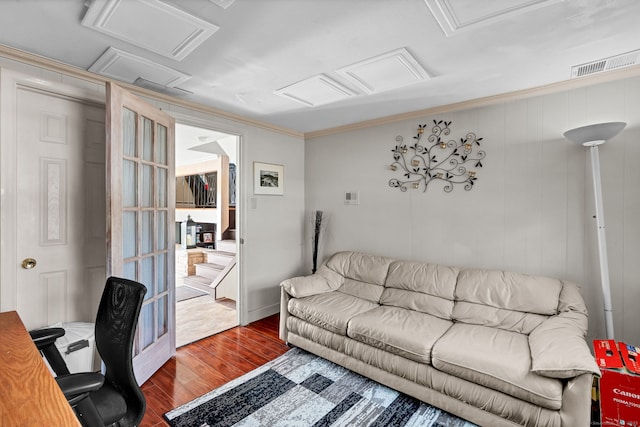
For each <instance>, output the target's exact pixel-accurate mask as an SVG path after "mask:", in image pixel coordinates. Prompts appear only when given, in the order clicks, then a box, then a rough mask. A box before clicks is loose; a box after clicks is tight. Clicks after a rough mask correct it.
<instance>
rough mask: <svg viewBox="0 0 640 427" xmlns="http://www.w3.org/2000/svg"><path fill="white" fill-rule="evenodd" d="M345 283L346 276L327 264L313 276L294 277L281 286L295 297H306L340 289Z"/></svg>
mask: <svg viewBox="0 0 640 427" xmlns="http://www.w3.org/2000/svg"><path fill="white" fill-rule="evenodd" d="M342 283H344V277H342V276H341V275H339V274H338V273H336V272H335V271H333V270H329V269H328V268H326V267H325V266H322V267H320V268H319V269H318V271H317V272H316V274H313V275H311V276H301V277H293V278H291V279H287V280H284V281H283V282H282V283H280V286H281V287H282V289H283V290H285V291H286V292H287V293H288V294H289V295H291V296H292V297H294V298H304V297H308V296H311V295H317V294H323V293H326V292H331V291H334V290H336V289H338V288H339V287H340V286H341V285H342Z"/></svg>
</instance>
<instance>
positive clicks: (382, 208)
mask: <svg viewBox="0 0 640 427" xmlns="http://www.w3.org/2000/svg"><path fill="white" fill-rule="evenodd" d="M434 119H438V120H440V119H443V120H451V121H452V124H451V130H452V132H451V134H450V137H451V138H452V139H456V140H457V139H459V138H460V137H464V136H465V135H466V133H467V132H469V131H471V132H476V133H477V135H478V136H479V137H483V138H484V141H483V142H482V144H483V148H484V149H485V150H486V152H487V156H486V159H485V160H484V162H483V164H484V167H483V168H482V169H479V170H478V175H477V176H478V181H477V183H476V185H475V188H473V189H472V190H471V191H469V192H467V191H464V189H462V188H456V189H455V190H454V191H453V192H452V193H449V194H447V193H444V192H443V191H442V190H441V189H440V188H439V187H437V186H434V187H430V188H429V189H428V190H427V191H426V192H425V193H423V192H421V190H420V191H417V190H412V189H409V190H408V191H407V192H406V193H402V192H400V191H399V189H397V188H390V187H389V186H388V181H389V179H391V178H395V177H397V178H400V177H401V173H400V172H399V171H397V172H392V171H391V170H390V169H389V167H388V165H389V164H390V163H391V162H392V153H391V149H392V148H393V147H394V146H395V144H396V141H395V137H396V136H398V135H401V136H403V138H404V139H405V141H411V140H412V137H413V136H414V135H415V134H416V129H417V125H418V124H425V123H426V124H428V125H431V124H432V123H433V120H434ZM605 121H626V122H627V123H628V125H627V128H626V129H625V130H624V131H623V133H621V134H620V135H619V136H618V137H616V138H615V139H613V140H611V141H610V142H609V143H608V144H606V145H604V146H602V147H601V148H600V155H601V168H602V175H603V177H602V180H603V192H604V204H605V213H606V215H605V216H606V224H607V238H608V254H609V261H610V269H611V283H612V288H613V291H612V292H613V306H614V318H615V327H616V338H617V339H619V340H626V341H627V342H629V343H635V344H640V326H638V325H640V310H639V309H638V303H639V302H640V262H639V261H638V255H640V221H639V218H640V168H639V167H638V165H637V160H638V158H639V156H640V127H639V125H640V78H637V77H635V78H631V79H626V80H620V81H616V82H612V83H602V84H599V85H596V86H592V87H588V88H581V89H574V90H570V91H564V92H559V93H555V94H550V95H549V94H547V95H540V96H534V97H531V98H528V99H524V100H519V101H509V102H505V103H502V104H498V105H493V106H486V107H478V108H473V109H468V110H464V111H456V112H453V113H446V114H441V115H438V116H435V117H424V118H420V119H418V120H413V119H412V120H405V121H398V122H395V123H387V124H382V125H378V126H373V127H369V128H365V129H362V130H355V131H351V132H345V133H341V134H335V135H329V136H322V137H317V138H314V139H309V140H308V141H307V142H306V150H305V167H306V172H305V188H306V191H305V193H306V216H307V217H308V218H309V220H307V221H306V226H307V227H306V228H307V231H306V232H305V246H304V252H305V264H306V265H307V270H310V269H311V267H310V262H311V261H310V260H311V257H310V248H311V243H310V239H311V237H310V236H311V231H310V230H311V221H310V218H311V215H312V212H313V211H314V210H323V211H324V212H325V214H326V215H327V216H328V222H327V224H326V229H325V232H324V234H323V235H322V242H321V258H323V257H325V258H326V256H328V255H330V254H331V253H333V252H335V251H338V250H359V251H366V252H370V253H375V254H380V255H387V256H391V257H397V258H401V259H410V260H421V261H430V262H437V263H445V264H450V265H457V266H462V267H483V268H499V269H507V270H515V271H521V272H526V273H531V274H541V275H547V276H553V277H559V278H563V279H569V280H574V281H577V282H578V283H580V284H582V285H583V294H584V296H585V300H586V301H587V305H588V307H589V309H590V332H589V335H590V338H593V337H604V320H603V314H602V302H601V300H602V298H601V291H600V284H599V283H600V282H599V269H598V257H597V245H596V236H595V220H594V219H593V215H594V208H593V189H592V185H591V166H590V161H589V157H588V151H587V149H585V148H582V147H580V146H577V145H574V144H572V143H570V142H568V141H567V140H566V139H565V138H564V137H563V133H564V132H565V131H566V130H568V129H572V128H574V127H578V126H583V125H587V124H593V123H599V122H605ZM429 127H430V126H429ZM347 191H359V192H360V205H356V206H351V205H345V204H344V202H343V199H344V193H345V192H347Z"/></svg>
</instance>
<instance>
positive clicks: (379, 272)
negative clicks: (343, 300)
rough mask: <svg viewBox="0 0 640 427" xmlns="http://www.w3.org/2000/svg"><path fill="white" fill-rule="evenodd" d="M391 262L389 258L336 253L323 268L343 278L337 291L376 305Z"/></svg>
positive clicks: (356, 253)
mask: <svg viewBox="0 0 640 427" xmlns="http://www.w3.org/2000/svg"><path fill="white" fill-rule="evenodd" d="M392 261H393V260H392V259H391V258H387V257H381V256H376V255H368V254H363V253H360V252H337V253H336V254H334V255H333V256H332V257H331V258H330V259H329V260H328V261H327V262H326V263H325V266H326V267H327V268H329V269H330V270H333V271H335V272H336V273H338V274H340V275H342V276H344V278H345V280H344V283H343V284H342V286H341V287H340V288H339V289H338V291H340V292H344V293H345V294H349V295H353V296H355V297H358V298H364V299H366V300H369V301H373V302H375V303H377V302H379V301H380V295H382V291H383V290H384V287H383V285H384V281H385V279H386V277H387V271H388V270H389V264H391V262H392Z"/></svg>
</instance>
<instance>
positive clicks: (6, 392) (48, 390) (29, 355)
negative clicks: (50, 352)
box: [0, 311, 80, 427]
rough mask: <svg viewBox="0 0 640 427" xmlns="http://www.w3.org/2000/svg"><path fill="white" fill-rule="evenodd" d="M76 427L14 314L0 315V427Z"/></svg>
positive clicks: (34, 348)
mask: <svg viewBox="0 0 640 427" xmlns="http://www.w3.org/2000/svg"><path fill="white" fill-rule="evenodd" d="M79 425H80V423H79V422H78V419H77V418H76V416H75V414H74V412H73V409H71V406H69V404H68V403H67V399H65V397H64V395H63V394H62V391H61V390H60V388H59V387H58V384H56V381H55V379H54V378H53V376H52V375H51V373H50V372H49V369H48V368H47V366H46V365H45V364H44V361H43V359H42V356H41V355H40V352H39V351H38V349H36V346H35V344H33V341H31V336H30V335H29V333H28V332H27V330H26V329H25V327H24V324H23V323H22V320H20V317H19V316H18V313H16V312H15V311H8V312H4V313H0V426H2V427H23V426H24V427H27V426H51V427H69V426H79Z"/></svg>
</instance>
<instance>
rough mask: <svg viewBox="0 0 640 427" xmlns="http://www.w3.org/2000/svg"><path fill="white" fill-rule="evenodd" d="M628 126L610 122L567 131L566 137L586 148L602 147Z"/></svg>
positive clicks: (623, 123) (622, 123)
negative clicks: (601, 145)
mask: <svg viewBox="0 0 640 427" xmlns="http://www.w3.org/2000/svg"><path fill="white" fill-rule="evenodd" d="M626 125H627V124H626V123H625V122H609V123H598V124H595V125H589V126H582V127H579V128H575V129H571V130H568V131H566V132H565V133H564V137H565V138H567V139H568V140H569V141H573V142H575V143H578V144H582V145H584V146H591V145H600V144H603V143H604V142H606V141H608V140H610V139H611V138H613V137H614V136H616V135H617V134H619V133H620V132H621V131H622V129H624V127H625V126H626Z"/></svg>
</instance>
